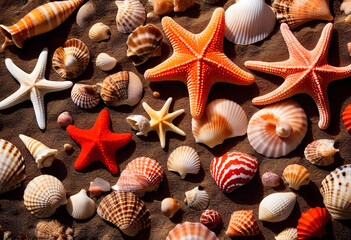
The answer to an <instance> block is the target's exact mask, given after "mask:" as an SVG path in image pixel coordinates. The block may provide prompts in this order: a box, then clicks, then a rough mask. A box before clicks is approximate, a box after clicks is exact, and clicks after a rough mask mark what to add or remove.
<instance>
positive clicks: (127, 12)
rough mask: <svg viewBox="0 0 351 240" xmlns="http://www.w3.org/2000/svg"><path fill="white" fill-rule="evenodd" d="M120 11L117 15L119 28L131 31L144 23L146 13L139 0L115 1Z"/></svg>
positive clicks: (123, 31)
mask: <svg viewBox="0 0 351 240" xmlns="http://www.w3.org/2000/svg"><path fill="white" fill-rule="evenodd" d="M115 3H116V5H117V7H118V12H117V16H116V23H117V30H118V31H119V32H121V33H130V32H133V30H134V29H136V28H137V27H139V26H140V25H144V22H145V20H146V13H145V8H144V6H143V4H141V2H140V1H139V0H124V1H115Z"/></svg>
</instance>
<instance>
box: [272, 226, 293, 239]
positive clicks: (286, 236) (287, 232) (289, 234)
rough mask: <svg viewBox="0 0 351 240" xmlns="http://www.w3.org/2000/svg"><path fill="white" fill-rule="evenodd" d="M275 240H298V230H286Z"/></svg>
mask: <svg viewBox="0 0 351 240" xmlns="http://www.w3.org/2000/svg"><path fill="white" fill-rule="evenodd" d="M275 240H298V237H297V229H296V228H286V229H284V230H283V231H282V232H281V233H279V234H278V235H277V236H275Z"/></svg>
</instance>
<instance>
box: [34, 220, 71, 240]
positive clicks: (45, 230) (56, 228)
mask: <svg viewBox="0 0 351 240" xmlns="http://www.w3.org/2000/svg"><path fill="white" fill-rule="evenodd" d="M35 236H36V237H37V239H38V240H48V239H52V240H54V239H62V240H63V239H67V240H73V230H72V228H69V227H65V226H63V225H62V224H61V223H60V222H59V221H57V220H51V221H39V222H38V223H37V226H36V227H35Z"/></svg>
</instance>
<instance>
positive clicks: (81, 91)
mask: <svg viewBox="0 0 351 240" xmlns="http://www.w3.org/2000/svg"><path fill="white" fill-rule="evenodd" d="M71 98H72V101H73V103H74V104H75V105H76V106H78V107H80V108H83V109H89V108H93V107H95V106H97V105H98V104H99V102H100V96H99V92H98V89H97V87H96V86H95V85H88V84H81V83H76V84H74V86H73V87H72V91H71Z"/></svg>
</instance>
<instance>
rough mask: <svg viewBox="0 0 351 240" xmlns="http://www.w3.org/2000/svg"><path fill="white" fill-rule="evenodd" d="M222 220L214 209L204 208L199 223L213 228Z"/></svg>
mask: <svg viewBox="0 0 351 240" xmlns="http://www.w3.org/2000/svg"><path fill="white" fill-rule="evenodd" d="M221 221H222V217H221V215H219V213H218V212H217V211H215V210H206V211H204V212H203V213H202V214H201V217H200V223H202V224H203V225H205V226H206V227H208V228H209V229H212V228H215V227H217V226H218V224H219V223H220V222H221Z"/></svg>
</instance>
